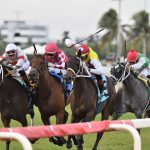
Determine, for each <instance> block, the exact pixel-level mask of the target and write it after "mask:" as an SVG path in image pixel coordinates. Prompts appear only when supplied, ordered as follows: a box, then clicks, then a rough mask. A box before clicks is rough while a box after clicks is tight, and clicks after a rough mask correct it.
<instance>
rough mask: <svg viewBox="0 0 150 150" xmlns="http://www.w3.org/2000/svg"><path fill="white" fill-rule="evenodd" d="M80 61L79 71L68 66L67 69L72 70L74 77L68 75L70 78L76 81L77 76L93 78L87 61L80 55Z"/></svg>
mask: <svg viewBox="0 0 150 150" xmlns="http://www.w3.org/2000/svg"><path fill="white" fill-rule="evenodd" d="M77 58H78V59H79V61H80V63H79V68H78V70H77V71H74V70H73V69H72V68H68V69H67V70H69V71H71V72H72V73H73V76H72V77H68V78H70V80H72V81H74V80H75V79H76V78H91V77H92V75H91V73H90V72H89V70H88V67H87V66H86V64H85V62H84V61H82V60H81V59H80V58H79V57H77Z"/></svg>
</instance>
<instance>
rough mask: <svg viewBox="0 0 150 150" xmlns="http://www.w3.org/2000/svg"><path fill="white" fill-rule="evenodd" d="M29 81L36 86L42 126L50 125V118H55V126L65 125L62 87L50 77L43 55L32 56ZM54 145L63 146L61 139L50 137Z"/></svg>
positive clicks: (65, 116) (37, 104) (65, 117)
mask: <svg viewBox="0 0 150 150" xmlns="http://www.w3.org/2000/svg"><path fill="white" fill-rule="evenodd" d="M30 62H31V70H30V73H29V79H30V80H31V81H32V82H33V83H36V84H37V86H38V100H37V102H36V104H35V105H36V106H37V107H38V109H39V111H40V114H41V119H42V121H43V123H44V125H50V124H51V123H50V120H49V119H50V117H51V116H53V115H55V116H56V124H63V123H66V121H67V118H68V116H67V115H66V111H65V100H64V91H63V86H62V84H61V82H60V81H59V80H57V79H56V78H54V77H53V76H52V75H50V73H49V71H48V68H47V62H46V61H45V56H44V55H37V54H36V55H34V56H33V57H32V58H31V60H30ZM49 140H50V141H52V142H53V143H54V144H57V145H63V144H64V143H66V140H65V139H64V138H63V137H56V138H55V137H51V138H50V139H49Z"/></svg>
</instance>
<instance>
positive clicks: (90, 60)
mask: <svg viewBox="0 0 150 150" xmlns="http://www.w3.org/2000/svg"><path fill="white" fill-rule="evenodd" d="M74 43H75V42H74V41H72V40H71V39H66V40H65V44H66V46H67V47H72V46H73V45H74ZM74 48H75V49H76V54H77V53H78V51H79V50H80V51H81V60H82V61H84V62H85V63H86V65H87V66H88V68H89V72H90V73H91V74H93V75H95V76H96V79H97V83H98V86H99V89H100V91H101V92H103V90H104V87H103V80H102V76H101V75H102V74H104V72H103V67H102V65H101V63H100V60H99V58H98V55H97V54H96V52H94V50H92V48H90V47H88V46H87V45H85V44H76V45H74ZM101 94H102V95H103V93H101Z"/></svg>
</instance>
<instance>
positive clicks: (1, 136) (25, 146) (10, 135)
mask: <svg viewBox="0 0 150 150" xmlns="http://www.w3.org/2000/svg"><path fill="white" fill-rule="evenodd" d="M0 139H16V140H17V141H19V142H20V143H21V144H22V146H23V149H24V150H32V146H31V143H30V142H29V140H28V139H27V138H26V137H25V136H24V135H22V134H20V133H12V132H0Z"/></svg>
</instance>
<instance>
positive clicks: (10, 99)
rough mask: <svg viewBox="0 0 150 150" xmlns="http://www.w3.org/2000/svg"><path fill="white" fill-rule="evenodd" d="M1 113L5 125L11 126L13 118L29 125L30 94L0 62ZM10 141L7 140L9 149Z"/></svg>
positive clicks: (24, 124) (24, 125) (23, 124)
mask: <svg viewBox="0 0 150 150" xmlns="http://www.w3.org/2000/svg"><path fill="white" fill-rule="evenodd" d="M0 113H1V120H2V123H3V125H4V127H10V122H11V120H12V119H13V120H16V121H18V122H20V123H21V125H22V126H23V127H26V126H27V119H26V115H27V114H29V112H28V94H27V91H26V89H25V87H23V86H22V85H21V84H20V83H19V82H18V81H17V80H16V79H14V78H13V77H12V76H11V73H10V72H9V70H8V67H6V66H4V65H3V64H2V63H1V64H0ZM9 145H10V141H6V149H7V150H9Z"/></svg>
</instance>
